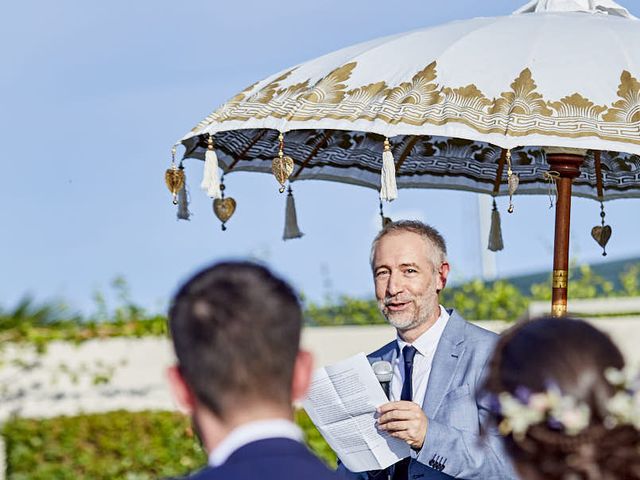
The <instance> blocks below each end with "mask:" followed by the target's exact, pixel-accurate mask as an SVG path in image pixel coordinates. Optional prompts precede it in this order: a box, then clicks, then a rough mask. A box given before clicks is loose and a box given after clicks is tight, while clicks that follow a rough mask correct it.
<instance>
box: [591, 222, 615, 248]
mask: <svg viewBox="0 0 640 480" xmlns="http://www.w3.org/2000/svg"><path fill="white" fill-rule="evenodd" d="M591 236H592V237H593V239H594V240H595V241H596V242H598V245H600V246H601V247H602V248H604V247H605V246H606V245H607V242H608V241H609V239H610V238H611V227H610V226H609V225H605V226H603V227H601V226H597V227H593V228H592V229H591Z"/></svg>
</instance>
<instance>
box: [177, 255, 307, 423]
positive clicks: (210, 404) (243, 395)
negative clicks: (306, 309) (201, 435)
mask: <svg viewBox="0 0 640 480" xmlns="http://www.w3.org/2000/svg"><path fill="white" fill-rule="evenodd" d="M169 326H170V330H171V337H172V339H173V344H174V347H175V351H176V356H177V360H178V364H177V366H176V367H174V368H172V369H170V371H169V376H170V380H171V384H172V387H173V390H174V392H175V393H176V396H177V397H178V400H179V401H180V403H181V404H182V405H183V406H184V407H185V408H186V409H187V410H188V411H189V413H191V414H195V416H197V414H198V410H202V409H203V408H204V409H206V411H207V412H208V413H210V414H212V417H213V418H215V419H216V421H220V422H222V423H225V422H233V421H235V420H233V419H237V418H239V417H242V418H247V419H255V418H257V417H260V416H265V417H269V416H274V414H275V416H278V414H281V413H283V412H284V413H285V414H287V412H288V415H290V412H291V403H292V400H294V399H297V398H300V397H302V396H303V395H304V393H305V391H306V388H307V386H308V381H309V377H310V374H311V359H310V356H309V354H307V353H305V352H300V351H299V342H300V330H301V327H302V312H301V308H300V303H299V301H298V297H297V295H296V294H295V292H294V291H293V290H292V288H291V287H290V286H289V285H288V284H287V283H285V282H284V281H283V280H281V279H279V278H277V277H276V276H274V275H273V274H272V273H271V272H269V270H267V269H266V268H264V267H261V266H258V265H255V264H252V263H246V262H227V263H219V264H217V265H214V266H213V267H210V268H207V269H205V270H203V271H201V272H200V273H198V274H196V275H195V276H194V277H193V278H191V279H190V280H189V281H187V282H186V283H185V284H184V285H183V286H182V288H180V290H179V291H178V293H177V294H176V296H175V298H174V300H173V304H172V306H171V309H170V312H169ZM252 415H254V418H249V417H251V416H252ZM196 420H198V419H197V418H196Z"/></svg>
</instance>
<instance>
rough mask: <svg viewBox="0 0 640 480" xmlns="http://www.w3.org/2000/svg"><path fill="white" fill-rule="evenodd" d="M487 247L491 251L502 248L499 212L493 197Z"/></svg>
mask: <svg viewBox="0 0 640 480" xmlns="http://www.w3.org/2000/svg"><path fill="white" fill-rule="evenodd" d="M487 248H489V250H491V251H492V252H499V251H500V250H502V249H503V248H504V244H503V242H502V227H501V226H500V212H499V211H498V206H497V205H496V200H495V198H494V199H493V210H492V211H491V228H490V229H489V246H488V247H487Z"/></svg>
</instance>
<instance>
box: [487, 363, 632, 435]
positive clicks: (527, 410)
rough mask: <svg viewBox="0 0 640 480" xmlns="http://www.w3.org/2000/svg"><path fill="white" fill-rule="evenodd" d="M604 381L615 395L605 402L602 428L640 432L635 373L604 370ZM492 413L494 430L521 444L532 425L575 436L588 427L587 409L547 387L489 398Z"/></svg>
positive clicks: (588, 410) (553, 387) (551, 386)
mask: <svg viewBox="0 0 640 480" xmlns="http://www.w3.org/2000/svg"><path fill="white" fill-rule="evenodd" d="M605 378H606V379H607V381H608V382H609V383H610V384H611V385H612V386H614V387H615V388H616V389H617V391H616V393H615V394H614V395H613V396H612V397H611V398H610V399H609V400H608V401H607V403H606V406H605V408H606V412H607V416H606V418H605V422H604V426H605V427H606V428H608V429H611V428H614V427H616V426H618V425H633V426H634V427H635V428H637V429H640V376H638V373H637V370H636V371H632V370H631V369H628V368H625V369H623V370H617V369H615V368H608V369H607V370H606V371H605ZM493 400H494V401H493V406H492V410H494V413H497V414H498V415H500V416H501V417H502V420H501V421H500V424H499V425H498V429H499V431H500V433H501V434H502V435H509V434H512V435H513V436H514V438H515V439H516V440H523V439H524V437H525V435H526V433H527V430H529V428H530V427H531V426H533V425H538V424H546V425H547V426H548V427H549V428H550V429H552V430H557V431H561V432H563V433H565V434H567V435H570V436H575V435H578V434H580V433H582V432H583V431H584V430H585V429H586V428H587V427H588V426H589V424H590V423H591V409H590V408H589V406H588V405H586V404H585V403H584V402H580V401H578V400H576V399H575V398H573V397H571V396H569V395H563V394H562V393H561V391H560V389H559V388H558V387H557V386H556V385H553V384H551V385H550V386H549V387H548V388H547V390H546V391H544V392H536V393H532V392H531V391H530V390H529V389H528V388H526V387H522V386H520V387H517V388H516V390H515V392H514V394H513V395H512V394H511V393H509V392H501V393H500V394H499V395H498V396H497V397H494V398H493Z"/></svg>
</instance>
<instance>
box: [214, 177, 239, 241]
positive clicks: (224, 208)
mask: <svg viewBox="0 0 640 480" xmlns="http://www.w3.org/2000/svg"><path fill="white" fill-rule="evenodd" d="M224 189H225V186H224V176H223V177H222V179H221V180H220V198H216V199H214V200H213V213H215V214H216V217H218V219H219V220H220V221H221V222H222V231H223V232H224V231H226V230H227V226H226V225H225V224H226V223H227V221H228V220H229V219H230V218H231V216H232V215H233V214H234V212H235V211H236V201H235V200H234V199H233V198H231V197H226V198H225V196H224Z"/></svg>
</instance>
